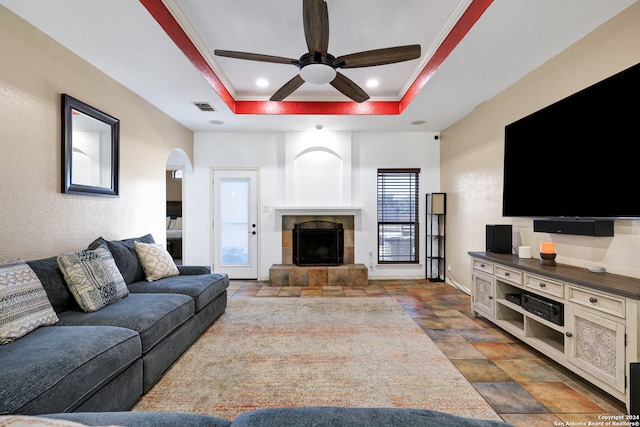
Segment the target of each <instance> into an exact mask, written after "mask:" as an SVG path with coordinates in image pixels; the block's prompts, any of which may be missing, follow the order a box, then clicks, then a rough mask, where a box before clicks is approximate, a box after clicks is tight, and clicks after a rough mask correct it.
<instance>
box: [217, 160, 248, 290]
mask: <svg viewBox="0 0 640 427" xmlns="http://www.w3.org/2000/svg"><path fill="white" fill-rule="evenodd" d="M257 181H258V171H257V170H227V169H218V170H214V171H213V262H212V264H213V269H214V271H215V272H217V273H226V274H228V275H229V278H231V279H257V278H258V232H259V230H258V190H257V188H258V182H257Z"/></svg>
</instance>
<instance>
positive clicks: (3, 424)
mask: <svg viewBox="0 0 640 427" xmlns="http://www.w3.org/2000/svg"><path fill="white" fill-rule="evenodd" d="M0 427H88V426H87V425H86V424H80V423H76V422H73V421H67V420H58V419H52V418H44V417H33V416H28V415H3V416H0ZM107 427H117V426H107Z"/></svg>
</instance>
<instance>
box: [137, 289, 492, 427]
mask: <svg viewBox="0 0 640 427" xmlns="http://www.w3.org/2000/svg"><path fill="white" fill-rule="evenodd" d="M320 405H330V406H347V407H355V406H360V407H413V408H425V409H432V410H438V411H443V412H448V413H452V414H456V415H462V416H467V417H474V418H485V419H495V420H500V417H499V416H498V415H497V414H496V413H495V412H494V411H493V409H492V408H491V407H490V406H489V405H488V404H487V403H486V401H485V400H484V399H483V398H482V397H481V396H480V395H479V394H478V392H477V391H476V390H475V389H474V388H473V386H472V385H471V384H469V382H467V380H466V379H465V378H464V377H463V376H462V374H461V373H460V372H459V371H458V370H457V369H456V368H455V366H454V365H453V364H452V363H451V362H450V361H449V360H448V359H447V357H445V356H444V354H442V352H441V351H440V350H439V349H438V348H437V347H436V345H435V344H434V343H433V342H432V341H431V339H430V338H429V337H428V336H427V335H426V334H425V333H424V332H423V331H422V330H421V329H420V328H419V327H418V326H417V325H416V324H415V323H414V322H413V320H411V318H410V317H409V316H408V315H407V314H406V313H405V312H404V311H403V310H402V307H400V305H399V304H398V303H397V302H396V301H395V300H394V299H393V298H354V299H345V298H291V299H284V298H255V299H233V298H232V299H230V300H229V305H228V307H227V311H226V313H225V314H224V315H222V317H220V318H219V319H218V320H217V321H216V322H215V323H214V325H213V326H212V327H211V328H209V330H208V331H207V332H205V333H204V334H203V335H202V337H200V339H199V340H198V341H197V342H196V343H195V344H194V345H193V346H192V347H191V348H190V349H189V350H188V351H187V352H186V353H185V354H184V355H183V357H182V358H181V359H180V360H179V361H178V362H176V364H175V365H174V366H173V367H172V368H171V369H170V370H169V371H168V372H167V373H166V374H165V376H164V377H163V378H162V380H161V381H160V382H159V383H158V384H157V385H156V386H155V387H154V388H153V389H152V390H151V391H150V392H149V393H147V394H146V395H145V396H143V397H142V399H141V400H140V402H139V403H138V404H137V405H136V407H135V408H134V410H136V411H181V412H196V413H202V414H209V415H215V416H218V417H222V418H228V419H232V418H235V416H236V415H237V414H239V413H240V412H244V411H247V410H253V409H259V408H272V407H285V406H320Z"/></svg>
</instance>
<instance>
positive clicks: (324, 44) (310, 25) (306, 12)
mask: <svg viewBox="0 0 640 427" xmlns="http://www.w3.org/2000/svg"><path fill="white" fill-rule="evenodd" d="M302 18H303V19H302V21H303V24H304V36H305V39H306V40H307V47H308V48H309V52H320V53H321V54H322V56H326V55H327V51H328V50H329V12H328V10H327V2H325V1H324V0H304V2H303V4H302Z"/></svg>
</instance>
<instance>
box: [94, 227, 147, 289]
mask: <svg viewBox="0 0 640 427" xmlns="http://www.w3.org/2000/svg"><path fill="white" fill-rule="evenodd" d="M135 241H138V242H142V243H155V240H153V236H152V235H151V234H145V235H144V236H141V237H132V238H130V239H123V240H105V239H104V238H102V237H98V238H97V239H96V240H94V241H93V242H91V244H90V245H89V249H96V248H97V247H98V246H100V245H107V247H108V248H109V250H110V251H111V255H113V259H114V260H115V261H116V265H117V266H118V268H119V269H120V272H121V273H122V277H124V281H125V282H126V283H127V285H128V284H130V283H133V282H138V281H140V280H145V277H146V276H145V274H144V270H143V269H142V264H140V259H139V258H138V254H136V249H135V244H134V243H133V242H135Z"/></svg>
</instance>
